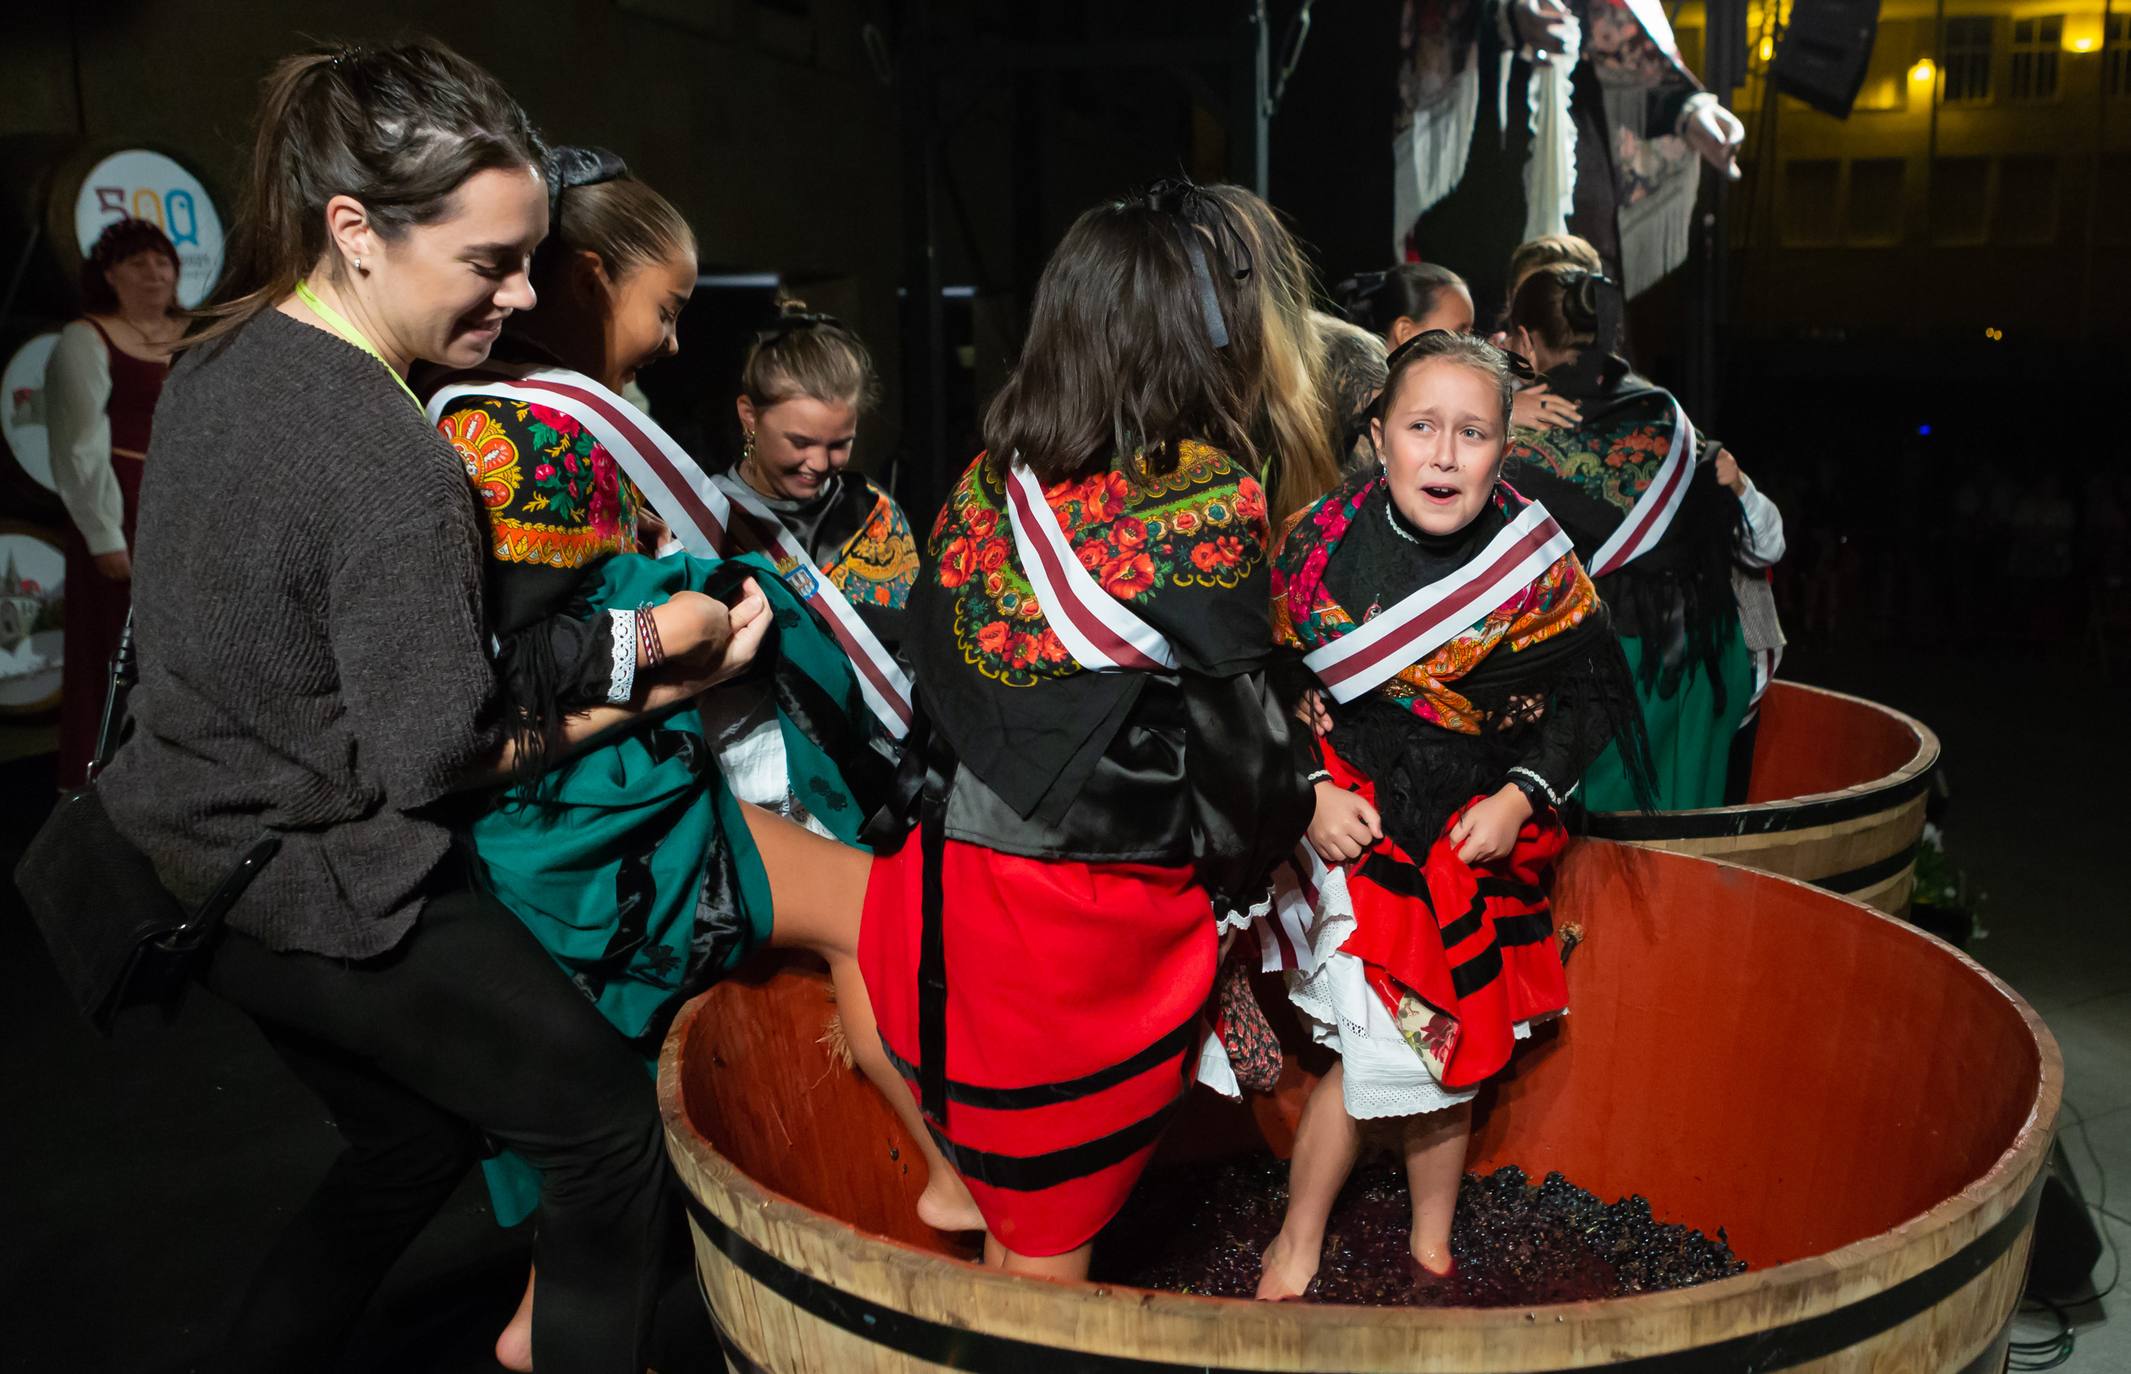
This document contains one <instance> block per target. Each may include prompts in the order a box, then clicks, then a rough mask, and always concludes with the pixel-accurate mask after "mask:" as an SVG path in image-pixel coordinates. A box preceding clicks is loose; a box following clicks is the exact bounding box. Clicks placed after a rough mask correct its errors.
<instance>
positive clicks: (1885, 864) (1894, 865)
mask: <svg viewBox="0 0 2131 1374" xmlns="http://www.w3.org/2000/svg"><path fill="white" fill-rule="evenodd" d="M1921 848H1923V845H1922V843H1921V842H1919V843H1917V844H1912V845H1910V846H1908V847H1907V848H1905V849H1898V850H1896V851H1895V852H1894V853H1892V854H1889V855H1888V856H1887V857H1886V858H1884V859H1874V860H1873V861H1872V862H1871V863H1868V864H1861V865H1859V866H1858V867H1856V868H1853V869H1850V870H1849V871H1848V872H1846V873H1830V874H1829V875H1828V876H1827V877H1825V878H1814V879H1812V884H1813V886H1815V887H1818V888H1825V889H1826V890H1828V891H1829V892H1863V891H1864V890H1865V889H1866V888H1869V887H1877V886H1879V885H1880V884H1881V883H1883V882H1885V881H1887V879H1889V878H1892V877H1894V876H1895V875H1896V874H1899V873H1905V872H1907V871H1908V869H1909V865H1911V864H1913V863H1915V862H1916V855H1917V851H1918V850H1919V849H1921Z"/></svg>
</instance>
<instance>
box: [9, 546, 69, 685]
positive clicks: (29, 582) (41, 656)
mask: <svg viewBox="0 0 2131 1374" xmlns="http://www.w3.org/2000/svg"><path fill="white" fill-rule="evenodd" d="M66 578H67V560H66V555H65V554H63V553H61V552H60V550H59V545H57V544H55V543H53V542H52V541H51V540H49V539H46V538H44V537H43V536H41V535H36V534H30V533H27V532H25V531H23V530H20V529H15V530H8V531H4V532H0V715H23V714H28V713H31V712H37V711H46V710H50V709H51V708H52V707H54V706H57V705H58V704H59V658H60V641H61V639H62V638H64V635H65V631H64V629H63V628H62V625H63V622H62V613H63V610H64V606H65V597H66Z"/></svg>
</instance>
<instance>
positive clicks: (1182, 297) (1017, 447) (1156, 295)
mask: <svg viewBox="0 0 2131 1374" xmlns="http://www.w3.org/2000/svg"><path fill="white" fill-rule="evenodd" d="M1195 262H1196V263H1197V264H1198V265H1197V266H1194V263H1195ZM1237 270H1238V264H1237V263H1235V261H1234V259H1233V256H1232V253H1231V250H1230V248H1229V247H1228V238H1227V236H1224V235H1223V234H1220V233H1212V232H1204V231H1202V229H1201V228H1200V227H1199V226H1198V225H1196V224H1194V223H1192V222H1191V221H1190V220H1189V219H1187V218H1186V217H1185V215H1184V214H1182V213H1179V212H1178V211H1175V210H1172V209H1168V208H1157V207H1156V205H1155V204H1154V203H1153V201H1151V200H1150V199H1147V198H1144V197H1143V198H1138V199H1134V200H1130V201H1119V202H1115V203H1112V204H1109V205H1098V206H1096V207H1095V208H1094V209H1092V210H1089V211H1087V212H1086V213H1084V214H1082V215H1081V217H1080V218H1079V219H1077V220H1075V221H1073V226H1072V227H1071V228H1070V229H1068V230H1066V233H1065V237H1064V238H1063V239H1061V240H1060V241H1059V244H1058V248H1057V251H1055V252H1053V253H1052V254H1051V260H1050V262H1048V263H1046V264H1045V265H1044V269H1043V276H1042V278H1041V279H1040V280H1038V282H1037V283H1036V299H1035V303H1034V305H1033V306H1032V307H1031V309H1030V312H1029V331H1028V339H1027V341H1026V342H1025V343H1024V344H1023V345H1022V349H1021V360H1020V361H1019V362H1018V363H1017V364H1016V365H1015V367H1014V371H1013V374H1012V375H1011V376H1009V377H1008V378H1007V380H1006V385H1004V386H1003V387H1001V388H1000V389H999V394H998V395H997V396H995V397H993V398H992V403H991V405H990V407H989V408H988V409H986V411H985V413H984V443H985V446H986V448H987V449H988V450H989V452H990V455H991V456H990V461H991V463H992V465H993V468H994V470H996V471H999V472H1004V471H1005V469H1006V467H1007V465H1008V464H1010V463H1012V462H1013V461H1014V459H1015V458H1016V457H1017V456H1018V457H1019V458H1020V460H1021V461H1022V462H1023V463H1025V464H1027V465H1028V467H1029V469H1030V470H1031V471H1032V472H1034V473H1035V475H1036V476H1037V478H1038V479H1039V480H1041V481H1044V482H1047V483H1048V482H1056V481H1061V480H1063V479H1065V478H1067V477H1072V476H1075V475H1078V474H1080V473H1082V472H1085V471H1087V470H1088V469H1090V468H1093V467H1095V466H1097V465H1099V464H1107V463H1108V462H1110V461H1111V460H1112V459H1113V458H1116V457H1120V456H1130V455H1132V454H1135V453H1137V454H1140V455H1142V456H1143V458H1144V460H1145V461H1146V462H1147V463H1148V465H1149V466H1150V468H1152V469H1153V470H1155V471H1168V470H1173V469H1174V467H1175V464H1176V459H1177V447H1178V445H1179V444H1181V443H1182V442H1183V441H1184V440H1186V439H1198V440H1201V441H1203V442H1205V443H1208V444H1211V445H1213V446H1214V447H1215V448H1218V449H1222V450H1223V451H1225V452H1227V453H1228V454H1229V455H1231V456H1232V457H1234V458H1236V459H1237V460H1238V461H1241V462H1244V463H1246V464H1249V465H1250V466H1252V467H1254V468H1255V467H1256V465H1257V453H1256V450H1255V449H1254V448H1253V446H1252V443H1251V438H1250V431H1251V423H1250V421H1251V417H1252V415H1253V413H1254V412H1255V410H1256V394H1255V393H1256V387H1257V384H1258V378H1259V376H1260V373H1261V370H1262V366H1263V365H1262V362H1261V359H1262V356H1263V348H1264V344H1263V332H1262V326H1261V324H1260V323H1259V322H1258V320H1257V319H1256V317H1255V309H1254V304H1255V303H1254V302H1252V301H1251V300H1250V299H1249V293H1248V292H1247V291H1246V290H1245V289H1244V288H1243V286H1242V284H1241V283H1239V282H1238V280H1237V277H1236V273H1237ZM1209 302H1210V304H1211V305H1212V306H1213V307H1214V309H1215V310H1216V311H1217V312H1218V314H1219V316H1220V319H1221V323H1222V328H1223V332H1224V333H1226V335H1227V343H1226V345H1225V346H1222V347H1216V346H1215V341H1214V336H1213V334H1212V332H1211V326H1212V324H1213V321H1211V320H1210V319H1209V317H1208V311H1207V305H1208V304H1209Z"/></svg>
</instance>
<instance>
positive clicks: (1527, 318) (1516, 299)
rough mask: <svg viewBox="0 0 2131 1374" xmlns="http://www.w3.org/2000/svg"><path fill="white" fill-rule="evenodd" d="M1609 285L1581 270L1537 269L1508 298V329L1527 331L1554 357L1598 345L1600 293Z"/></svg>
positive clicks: (1558, 266)
mask: <svg viewBox="0 0 2131 1374" xmlns="http://www.w3.org/2000/svg"><path fill="white" fill-rule="evenodd" d="M1611 285H1612V283H1611V282H1610V281H1609V280H1608V279H1607V278H1606V277H1604V276H1602V275H1600V274H1599V273H1596V272H1592V271H1589V270H1587V269H1585V268H1582V267H1571V266H1568V265H1567V264H1564V263H1555V264H1552V265H1550V266H1547V267H1540V268H1536V269H1534V270H1533V271H1532V273H1531V275H1530V276H1527V277H1526V278H1525V279H1524V284H1523V285H1522V286H1520V287H1518V288H1517V294H1516V295H1515V296H1513V297H1511V298H1510V303H1509V327H1510V328H1512V329H1529V330H1530V331H1531V332H1532V337H1533V338H1535V339H1537V340H1539V342H1541V343H1543V344H1545V345H1546V346H1547V347H1548V348H1550V349H1552V350H1554V351H1555V352H1557V353H1566V352H1568V351H1569V350H1571V349H1575V348H1582V347H1584V346H1586V345H1589V344H1594V343H1597V342H1598V335H1599V313H1600V304H1601V303H1600V300H1599V295H1600V293H1601V292H1603V291H1606V290H1607V289H1609V288H1610V287H1611Z"/></svg>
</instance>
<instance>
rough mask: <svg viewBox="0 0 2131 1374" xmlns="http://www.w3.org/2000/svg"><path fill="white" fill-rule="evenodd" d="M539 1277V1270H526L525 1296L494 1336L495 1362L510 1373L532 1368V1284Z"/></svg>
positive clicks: (528, 1371)
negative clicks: (498, 1334) (500, 1331)
mask: <svg viewBox="0 0 2131 1374" xmlns="http://www.w3.org/2000/svg"><path fill="white" fill-rule="evenodd" d="M539 1277H540V1271H539V1270H537V1269H533V1270H528V1271H527V1273H526V1276H525V1296H524V1297H522V1298H520V1299H518V1310H517V1311H516V1312H513V1313H511V1320H510V1324H509V1325H508V1326H505V1327H504V1328H503V1334H502V1335H500V1336H498V1337H496V1363H497V1364H500V1365H502V1366H503V1367H504V1368H505V1369H508V1370H511V1371H512V1374H531V1370H532V1368H533V1284H534V1283H535V1281H537V1280H538V1279H539Z"/></svg>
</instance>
